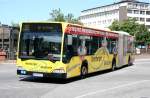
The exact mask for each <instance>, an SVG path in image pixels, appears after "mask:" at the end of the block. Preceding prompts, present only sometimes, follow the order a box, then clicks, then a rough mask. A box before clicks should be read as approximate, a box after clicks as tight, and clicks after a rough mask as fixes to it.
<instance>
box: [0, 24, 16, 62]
mask: <svg viewBox="0 0 150 98" xmlns="http://www.w3.org/2000/svg"><path fill="white" fill-rule="evenodd" d="M18 35H19V27H11V26H8V25H4V24H0V50H3V51H5V52H6V53H7V58H8V59H13V58H14V55H15V52H16V50H17V41H18Z"/></svg>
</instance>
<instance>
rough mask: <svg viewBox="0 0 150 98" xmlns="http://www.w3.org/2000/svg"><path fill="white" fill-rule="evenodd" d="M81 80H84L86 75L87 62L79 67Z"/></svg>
mask: <svg viewBox="0 0 150 98" xmlns="http://www.w3.org/2000/svg"><path fill="white" fill-rule="evenodd" d="M80 73H81V74H80V76H81V78H82V79H83V78H85V77H86V75H87V74H88V63H87V61H83V63H82V66H81V72H80Z"/></svg>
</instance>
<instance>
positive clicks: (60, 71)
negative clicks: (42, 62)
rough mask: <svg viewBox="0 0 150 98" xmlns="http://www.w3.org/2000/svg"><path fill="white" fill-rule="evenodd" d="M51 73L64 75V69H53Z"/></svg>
mask: <svg viewBox="0 0 150 98" xmlns="http://www.w3.org/2000/svg"><path fill="white" fill-rule="evenodd" d="M53 73H65V71H64V69H55V70H54V71H53Z"/></svg>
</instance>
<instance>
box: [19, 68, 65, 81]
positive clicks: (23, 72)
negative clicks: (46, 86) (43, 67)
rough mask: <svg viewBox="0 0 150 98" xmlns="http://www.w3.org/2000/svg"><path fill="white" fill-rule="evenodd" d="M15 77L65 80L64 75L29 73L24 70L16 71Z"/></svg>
mask: <svg viewBox="0 0 150 98" xmlns="http://www.w3.org/2000/svg"><path fill="white" fill-rule="evenodd" d="M17 75H20V76H33V77H49V78H62V79H66V77H67V74H66V73H40V72H31V71H26V70H17Z"/></svg>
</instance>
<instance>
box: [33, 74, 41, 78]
mask: <svg viewBox="0 0 150 98" xmlns="http://www.w3.org/2000/svg"><path fill="white" fill-rule="evenodd" d="M33 76H35V77H43V74H40V73H33Z"/></svg>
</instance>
